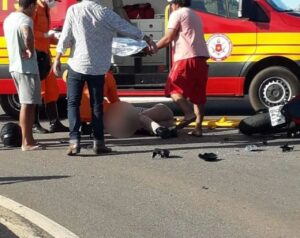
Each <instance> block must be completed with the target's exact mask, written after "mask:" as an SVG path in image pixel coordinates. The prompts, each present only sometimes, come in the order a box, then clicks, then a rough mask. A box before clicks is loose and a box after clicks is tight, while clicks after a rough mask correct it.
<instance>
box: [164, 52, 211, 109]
mask: <svg viewBox="0 0 300 238" xmlns="http://www.w3.org/2000/svg"><path fill="white" fill-rule="evenodd" d="M206 60H207V59H206V58H204V57H195V58H190V59H184V60H179V61H176V62H175V63H174V65H173V67H172V69H171V71H170V73H169V77H168V81H167V84H166V87H165V94H166V96H170V95H172V94H180V95H182V96H183V97H185V98H187V99H189V100H190V101H191V102H192V103H193V104H204V103H206V83H207V79H208V64H207V63H206Z"/></svg>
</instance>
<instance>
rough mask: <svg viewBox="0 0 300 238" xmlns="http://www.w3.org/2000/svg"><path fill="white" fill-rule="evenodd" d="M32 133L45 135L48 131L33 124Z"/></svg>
mask: <svg viewBox="0 0 300 238" xmlns="http://www.w3.org/2000/svg"><path fill="white" fill-rule="evenodd" d="M32 133H37V134H46V133H49V131H48V130H47V129H45V128H43V127H42V126H41V125H40V124H33V126H32Z"/></svg>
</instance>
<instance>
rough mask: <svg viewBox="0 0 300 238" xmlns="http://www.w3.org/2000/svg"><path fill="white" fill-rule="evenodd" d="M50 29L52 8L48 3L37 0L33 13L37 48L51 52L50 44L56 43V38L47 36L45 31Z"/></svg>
mask: <svg viewBox="0 0 300 238" xmlns="http://www.w3.org/2000/svg"><path fill="white" fill-rule="evenodd" d="M49 30H50V9H49V7H48V6H47V4H46V3H44V2H41V0H38V1H37V8H36V11H35V13H34V15H33V31H34V40H35V41H34V45H35V48H36V49H37V50H40V51H43V52H47V53H48V52H49V49H50V44H56V43H57V40H56V39H55V38H46V37H45V35H44V34H45V33H47V32H48V31H49Z"/></svg>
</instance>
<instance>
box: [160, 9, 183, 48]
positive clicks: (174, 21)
mask: <svg viewBox="0 0 300 238" xmlns="http://www.w3.org/2000/svg"><path fill="white" fill-rule="evenodd" d="M180 21H181V20H180V15H178V13H177V12H176V11H175V12H172V14H171V15H170V18H169V22H168V29H167V31H166V33H165V35H164V36H163V37H162V38H161V39H160V40H159V41H158V43H157V48H158V49H161V48H164V47H167V46H168V45H169V44H170V43H171V42H172V41H173V40H174V39H175V38H176V36H177V34H178V29H179V27H180Z"/></svg>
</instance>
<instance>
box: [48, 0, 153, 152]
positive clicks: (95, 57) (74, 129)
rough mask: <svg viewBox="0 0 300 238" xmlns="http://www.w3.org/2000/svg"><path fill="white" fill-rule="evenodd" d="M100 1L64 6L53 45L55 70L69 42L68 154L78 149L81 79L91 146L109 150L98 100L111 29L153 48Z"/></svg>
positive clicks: (107, 62) (107, 61)
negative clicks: (60, 27)
mask: <svg viewBox="0 0 300 238" xmlns="http://www.w3.org/2000/svg"><path fill="white" fill-rule="evenodd" d="M100 2H101V1H100V0H83V1H82V2H80V3H77V4H74V5H72V6H71V7H70V8H69V9H68V11H67V15H66V19H65V23H64V26H63V31H62V34H61V37H60V39H59V42H58V45H57V48H56V51H57V56H56V59H55V61H54V65H53V67H54V72H55V73H56V74H59V72H60V70H61V63H60V58H61V57H62V55H63V54H64V53H65V51H66V49H67V48H68V47H69V46H71V54H70V57H69V60H68V65H69V73H68V81H67V88H68V89H67V97H68V119H69V128H70V146H69V149H68V152H67V154H68V155H75V154H77V153H79V152H80V132H79V128H80V125H81V123H80V114H79V106H80V100H81V95H82V89H83V86H84V83H85V81H86V82H87V84H88V88H89V93H90V103H91V106H92V126H93V132H94V143H93V150H94V152H95V154H101V153H109V152H111V149H110V148H108V147H106V146H105V143H104V132H103V106H102V102H103V84H104V75H105V73H106V72H107V71H108V70H109V67H110V62H111V56H112V39H113V36H114V35H115V33H119V34H122V35H125V36H128V37H130V38H134V39H144V40H146V42H147V43H148V45H149V47H150V51H151V52H155V51H156V45H155V43H153V42H152V41H151V39H150V38H149V37H147V36H144V35H143V33H142V32H141V31H140V30H139V29H138V28H136V27H134V26H133V25H131V24H130V23H128V22H127V21H125V20H124V19H122V18H121V17H120V16H119V15H117V14H116V13H115V12H113V11H112V10H110V9H108V8H106V7H104V6H102V5H101V4H100Z"/></svg>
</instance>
